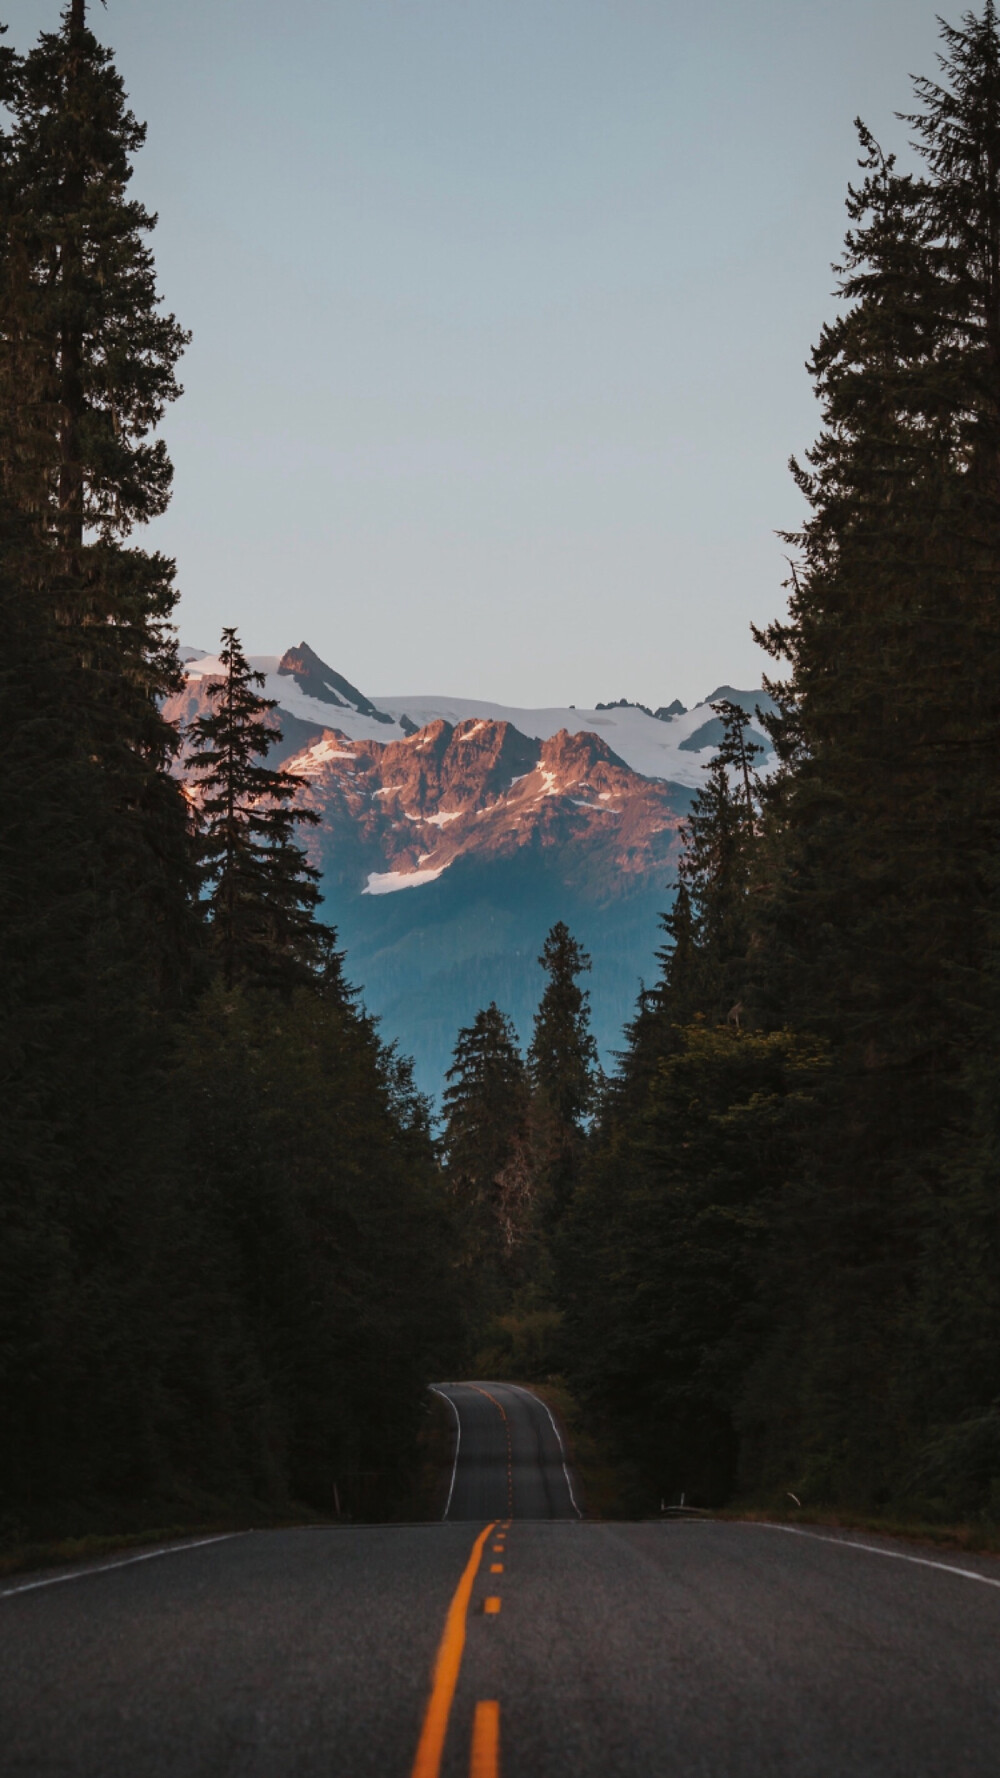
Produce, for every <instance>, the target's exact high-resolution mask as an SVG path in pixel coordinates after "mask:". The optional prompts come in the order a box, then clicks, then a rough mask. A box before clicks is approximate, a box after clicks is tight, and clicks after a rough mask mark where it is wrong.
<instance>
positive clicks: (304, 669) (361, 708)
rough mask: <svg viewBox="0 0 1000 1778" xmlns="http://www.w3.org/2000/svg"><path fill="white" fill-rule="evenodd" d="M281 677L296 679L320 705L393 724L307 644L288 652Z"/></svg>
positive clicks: (281, 663) (305, 691)
mask: <svg viewBox="0 0 1000 1778" xmlns="http://www.w3.org/2000/svg"><path fill="white" fill-rule="evenodd" d="M278 674H279V676H282V677H287V678H290V679H294V681H295V683H296V685H297V686H298V688H299V690H300V691H302V692H304V693H305V694H306V696H307V697H310V698H316V699H318V701H319V702H320V703H321V704H333V705H334V706H335V707H336V708H337V709H338V710H354V711H356V712H357V714H358V715H359V716H373V717H374V718H375V720H376V722H392V717H391V716H386V715H385V714H384V713H383V712H382V711H381V710H376V708H375V705H374V704H373V703H372V701H371V699H370V698H366V697H365V694H364V692H362V691H359V690H358V688H357V686H356V685H352V684H351V682H350V680H349V679H345V678H344V676H343V674H342V673H336V672H334V669H333V668H332V667H328V666H327V664H326V662H325V661H322V660H320V658H319V655H318V654H317V653H316V652H315V650H314V649H312V648H310V646H309V644H308V642H300V643H299V646H298V648H287V649H286V650H285V652H284V654H283V655H282V657H281V659H280V661H279V662H278Z"/></svg>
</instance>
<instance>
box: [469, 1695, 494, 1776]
mask: <svg viewBox="0 0 1000 1778" xmlns="http://www.w3.org/2000/svg"><path fill="white" fill-rule="evenodd" d="M469 1778H500V1706H499V1704H498V1703H497V1702H496V1699H495V1698H482V1699H481V1700H480V1702H479V1703H478V1704H477V1705H476V1714H475V1716H474V1717H473V1719H472V1755H471V1758H470V1760H469Z"/></svg>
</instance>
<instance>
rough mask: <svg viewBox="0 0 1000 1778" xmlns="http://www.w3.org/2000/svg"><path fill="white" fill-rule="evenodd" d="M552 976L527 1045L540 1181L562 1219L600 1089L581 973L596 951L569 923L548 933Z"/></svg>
mask: <svg viewBox="0 0 1000 1778" xmlns="http://www.w3.org/2000/svg"><path fill="white" fill-rule="evenodd" d="M538 961H539V963H540V964H541V966H542V968H543V969H544V970H545V972H546V974H547V976H548V981H547V983H546V985H545V990H544V992H543V994H542V998H541V1000H540V1002H539V1005H538V1011H537V1012H536V1014H535V1022H534V1029H533V1032H532V1037H531V1045H530V1047H529V1050H528V1077H529V1079H530V1081H531V1087H532V1095H533V1097H532V1127H533V1134H534V1147H535V1158H536V1166H537V1169H538V1174H539V1183H540V1188H541V1190H542V1192H543V1193H544V1197H545V1200H546V1206H547V1212H548V1216H549V1219H550V1221H552V1222H553V1223H555V1222H558V1220H559V1218H560V1217H561V1215H562V1213H563V1211H564V1209H565V1207H566V1205H567V1203H568V1202H569V1200H570V1198H571V1196H572V1193H573V1188H574V1185H575V1181H576V1177H577V1172H578V1169H579V1162H580V1156H581V1150H582V1140H583V1132H584V1126H585V1120H586V1118H587V1116H588V1114H589V1113H590V1112H591V1110H592V1109H593V1106H594V1102H595V1095H596V1091H597V1045H596V1043H595V1041H594V1036H593V1033H592V1031H591V1029H590V996H589V994H587V992H586V991H585V990H584V989H582V988H580V987H579V986H578V985H577V980H576V978H577V976H578V975H582V974H584V973H585V971H587V970H589V968H590V958H589V956H588V955H587V953H586V951H585V950H584V949H583V946H582V945H581V944H579V943H578V941H577V940H576V939H575V938H574V937H573V935H572V933H571V932H570V930H569V928H568V927H567V926H566V924H565V922H564V921H562V920H558V921H557V922H556V924H555V925H554V926H553V927H552V930H551V931H550V932H549V933H548V935H547V937H546V940H545V943H544V945H543V946H542V953H541V956H540V957H539V959H538Z"/></svg>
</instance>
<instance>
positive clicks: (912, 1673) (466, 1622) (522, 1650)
mask: <svg viewBox="0 0 1000 1778" xmlns="http://www.w3.org/2000/svg"><path fill="white" fill-rule="evenodd" d="M442 1389H443V1391H444V1392H446V1393H447V1394H448V1395H449V1396H450V1398H451V1400H452V1402H453V1403H454V1406H455V1412H456V1414H457V1416H458V1421H459V1425H460V1427H461V1439H460V1441H459V1449H458V1461H457V1463H456V1465H455V1470H454V1475H453V1477H452V1476H449V1477H447V1478H445V1485H446V1488H447V1487H448V1486H450V1488H451V1494H450V1500H449V1502H448V1517H447V1519H446V1520H445V1522H443V1523H437V1524H427V1525H406V1526H359V1527H354V1526H330V1527H321V1528H313V1527H311V1528H308V1529H302V1530H291V1531H266V1532H252V1533H248V1534H244V1535H239V1536H235V1537H229V1538H221V1539H217V1540H215V1541H212V1542H203V1543H199V1544H197V1545H195V1546H189V1547H187V1548H182V1547H179V1546H176V1545H174V1546H169V1547H167V1548H165V1549H163V1550H160V1551H157V1552H146V1553H144V1554H143V1556H142V1557H141V1558H139V1557H137V1556H136V1554H135V1553H134V1552H123V1553H122V1555H120V1556H117V1557H109V1558H106V1559H105V1561H104V1562H102V1563H96V1564H93V1565H91V1566H90V1567H89V1568H85V1569H81V1568H77V1569H74V1570H66V1571H54V1572H53V1571H49V1572H48V1573H39V1574H34V1575H18V1576H12V1577H10V1578H9V1579H8V1580H7V1581H6V1582H3V1581H0V1771H2V1773H3V1778H24V1775H26V1774H31V1778H42V1775H44V1778H56V1775H58V1778H189V1775H190V1778H195V1775H197V1778H230V1775H231V1778H320V1774H322V1778H366V1775H367V1774H372V1775H374V1774H378V1778H395V1775H397V1774H398V1775H399V1778H439V1775H440V1778H499V1775H500V1774H503V1778H568V1775H570V1774H572V1775H573V1778H619V1775H621V1778H626V1775H628V1778H633V1775H634V1778H661V1775H662V1778H772V1775H779V1774H780V1775H783V1774H795V1775H796V1778H854V1775H855V1774H857V1775H864V1778H868V1775H872V1778H874V1775H876V1774H877V1775H878V1778H887V1775H889V1774H892V1775H893V1778H895V1775H898V1778H967V1775H975V1778H979V1775H980V1774H982V1778H997V1773H998V1772H1000V1563H998V1562H994V1561H991V1560H990V1559H989V1558H987V1557H974V1556H966V1555H965V1554H964V1553H961V1552H948V1551H940V1550H937V1549H935V1548H933V1547H930V1546H922V1545H916V1544H905V1543H901V1542H892V1541H890V1540H888V1539H877V1538H870V1537H866V1536H863V1535H856V1534H844V1535H843V1536H840V1535H838V1534H835V1533H823V1532H817V1533H806V1532H803V1531H801V1530H799V1531H789V1530H787V1529H782V1528H778V1527H769V1526H764V1525H755V1524H745V1523H724V1522H713V1521H691V1520H685V1521H681V1522H676V1521H674V1522H668V1523H665V1524H635V1525H622V1524H597V1523H594V1522H588V1521H586V1520H583V1521H581V1520H579V1519H578V1518H577V1516H576V1509H575V1506H574V1502H573V1493H574V1492H576V1485H575V1482H573V1479H572V1471H570V1472H569V1475H568V1476H567V1474H566V1472H564V1470H563V1457H562V1453H561V1450H560V1446H559V1439H558V1435H557V1434H556V1432H555V1430H554V1429H553V1427H552V1424H551V1422H550V1421H549V1420H548V1417H547V1415H545V1414H544V1410H543V1409H542V1408H541V1405H540V1404H538V1403H536V1402H533V1401H531V1400H530V1399H527V1400H526V1399H525V1397H524V1396H523V1395H520V1394H519V1393H518V1392H516V1391H513V1390H512V1389H511V1388H510V1386H504V1385H496V1384H491V1383H485V1384H480V1385H478V1386H477V1388H473V1387H472V1386H470V1385H462V1386H457V1385H447V1386H445V1385H442ZM477 1389H478V1390H479V1391H485V1394H478V1393H477ZM473 1398H474V1399H473ZM487 1407H489V1408H490V1412H492V1413H493V1414H494V1415H495V1420H496V1423H495V1424H494V1423H493V1422H491V1421H490V1420H489V1418H488V1417H487V1413H486V1409H487ZM501 1409H502V1410H503V1412H502V1413H501ZM505 1427H506V1430H505ZM546 1428H548V1430H546ZM508 1434H509V1442H508ZM533 1451H534V1453H535V1456H534V1457H533V1456H532V1452H533ZM508 1453H509V1456H508ZM452 1484H453V1485H452ZM571 1489H572V1492H571ZM578 1497H579V1496H578V1495H577V1498H578ZM498 1501H500V1502H502V1504H501V1505H498V1504H497V1503H498ZM480 1502H483V1503H485V1506H486V1509H487V1511H488V1515H489V1516H488V1517H487V1518H486V1519H485V1520H483V1519H480V1518H478V1517H477V1516H476V1514H477V1511H478V1507H479V1503H480ZM467 1513H468V1514H471V1515H472V1516H471V1517H466V1514H467ZM535 1513H537V1514H538V1515H539V1516H538V1517H535V1516H532V1515H534V1514H535ZM488 1526H489V1527H490V1529H487V1527H488Z"/></svg>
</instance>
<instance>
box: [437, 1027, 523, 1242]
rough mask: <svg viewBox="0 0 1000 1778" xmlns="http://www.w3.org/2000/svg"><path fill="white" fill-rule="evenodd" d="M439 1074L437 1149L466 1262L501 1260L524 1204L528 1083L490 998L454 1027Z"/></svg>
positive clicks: (518, 1235) (513, 1040) (513, 1038)
mask: <svg viewBox="0 0 1000 1778" xmlns="http://www.w3.org/2000/svg"><path fill="white" fill-rule="evenodd" d="M445 1078H446V1080H447V1083H448V1084H447V1086H446V1088H445V1093H444V1114H445V1128H444V1134H443V1137H442V1148H443V1152H444V1156H445V1162H446V1167H447V1174H448V1181H449V1185H450V1187H451V1190H452V1192H453V1194H454V1196H455V1198H456V1200H457V1203H458V1204H459V1206H460V1209H461V1214H462V1219H463V1222H464V1225H465V1241H466V1246H467V1260H468V1261H470V1262H471V1261H472V1260H473V1259H474V1258H479V1259H481V1258H482V1257H483V1254H484V1252H488V1251H489V1250H491V1249H492V1250H493V1252H494V1253H499V1255H500V1258H501V1259H509V1258H510V1256H511V1253H512V1251H513V1249H514V1248H515V1247H516V1246H517V1245H518V1243H519V1242H520V1241H522V1240H523V1239H524V1235H525V1229H526V1224H527V1221H528V1219H529V1215H530V1209H531V1199H532V1177H531V1168H530V1160H529V1154H528V1130H527V1119H528V1087H527V1077H526V1074H525V1068H524V1062H523V1060H522V1058H521V1053H520V1050H519V1049H518V1046H517V1035H516V1032H515V1030H514V1027H513V1025H512V1024H511V1021H510V1019H509V1018H508V1017H507V1015H506V1014H505V1013H502V1012H501V1011H500V1008H499V1007H498V1006H497V1005H496V1002H495V1001H491V1002H490V1005H489V1006H487V1007H485V1008H484V1009H483V1010H482V1011H481V1012H478V1013H477V1014H476V1017H475V1019H474V1020H473V1022H472V1024H471V1025H466V1026H463V1028H462V1029H461V1030H460V1031H459V1033H458V1038H457V1040H456V1043H455V1053H454V1060H453V1062H452V1065H451V1067H450V1068H449V1070H448V1073H447V1075H446V1077H445Z"/></svg>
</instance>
